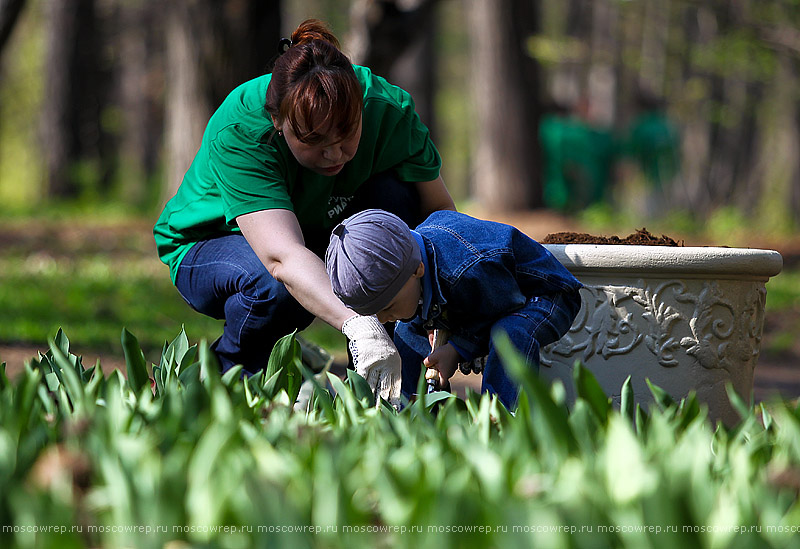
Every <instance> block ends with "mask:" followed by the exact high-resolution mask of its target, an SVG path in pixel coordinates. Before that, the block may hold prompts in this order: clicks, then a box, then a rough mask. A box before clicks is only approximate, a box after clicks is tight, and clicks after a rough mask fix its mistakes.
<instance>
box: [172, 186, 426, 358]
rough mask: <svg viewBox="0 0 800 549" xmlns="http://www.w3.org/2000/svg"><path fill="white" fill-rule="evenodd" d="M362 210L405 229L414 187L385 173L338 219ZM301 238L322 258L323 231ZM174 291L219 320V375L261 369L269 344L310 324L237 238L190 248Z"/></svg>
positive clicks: (414, 208) (414, 212)
mask: <svg viewBox="0 0 800 549" xmlns="http://www.w3.org/2000/svg"><path fill="white" fill-rule="evenodd" d="M367 208H382V209H385V210H388V211H390V212H392V213H394V214H396V215H397V216H399V217H400V218H401V219H403V220H404V221H406V222H407V223H413V224H416V223H417V222H418V221H419V196H418V195H417V193H416V187H415V186H414V185H413V184H410V183H403V182H401V181H399V180H398V179H397V178H396V177H395V176H394V175H393V174H391V173H388V172H386V173H382V174H378V175H376V176H375V177H373V178H372V179H371V180H370V181H368V182H367V183H365V184H364V185H362V187H360V188H359V189H358V193H357V194H356V196H355V197H354V199H353V201H352V202H351V204H350V205H349V206H348V208H347V210H345V212H343V213H342V214H341V217H342V219H343V218H344V217H347V216H349V215H352V214H354V213H356V212H358V211H361V210H363V209H367ZM412 226H413V225H412ZM303 235H304V238H305V241H306V246H307V247H308V248H309V249H311V250H312V251H313V252H315V253H316V254H317V255H319V256H320V257H323V256H324V254H325V249H326V247H327V244H328V239H329V236H330V233H329V231H327V230H326V231H316V232H312V231H306V230H304V234H303ZM175 286H176V287H177V288H178V291H179V292H180V294H181V295H182V296H183V298H184V299H185V300H186V302H187V303H189V305H190V306H191V307H192V308H193V309H195V310H196V311H199V312H201V313H203V314H204V315H207V316H210V317H212V318H217V319H223V318H224V319H225V326H224V328H223V333H222V336H220V338H219V339H217V340H216V341H215V342H214V343H213V344H212V345H211V350H212V351H213V352H214V353H215V354H216V356H217V358H218V359H219V361H220V364H221V366H222V370H223V371H227V370H228V369H230V368H231V367H233V366H235V365H237V364H242V365H243V366H244V370H245V373H248V374H252V373H255V372H257V371H259V370H261V369H263V368H266V366H267V362H268V360H269V355H270V352H271V351H272V348H273V346H274V345H275V343H276V342H277V341H278V340H279V339H280V338H281V337H283V336H285V335H286V334H289V333H291V332H292V331H293V330H295V329H297V330H298V331H300V330H303V329H305V328H307V327H308V326H309V325H310V324H311V322H312V320H314V316H313V315H312V314H311V313H309V312H308V311H306V310H305V309H303V307H302V306H300V304H299V303H298V302H297V301H296V300H295V299H294V298H293V297H292V296H291V294H289V292H288V290H287V289H286V287H285V286H284V285H283V284H282V283H280V282H278V281H277V280H275V279H274V278H273V277H272V275H271V274H269V272H268V271H267V269H266V267H265V266H264V264H263V263H261V260H260V259H259V258H258V256H256V254H255V252H254V251H253V250H252V249H251V248H250V245H249V244H248V243H247V240H246V239H245V238H244V236H242V235H241V234H239V233H234V234H229V235H225V236H220V237H218V238H213V239H210V240H203V241H200V242H198V243H197V244H195V245H194V246H193V247H192V248H191V249H190V250H189V252H188V253H187V254H186V256H185V257H184V258H183V260H182V261H181V264H180V266H179V267H178V272H177V276H176V280H175Z"/></svg>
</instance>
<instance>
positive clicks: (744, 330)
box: [540, 244, 783, 423]
mask: <svg viewBox="0 0 800 549" xmlns="http://www.w3.org/2000/svg"><path fill="white" fill-rule="evenodd" d="M546 247H547V248H548V249H549V250H550V251H551V252H552V253H553V254H554V255H555V256H556V258H558V260H559V261H561V263H563V264H564V266H565V267H567V269H569V270H570V272H572V274H573V275H575V276H576V277H577V278H578V280H580V281H581V282H582V283H583V284H584V285H585V288H584V289H582V290H581V294H582V297H583V305H582V307H581V311H580V313H578V317H577V318H576V319H575V322H574V324H573V325H572V328H571V329H570V331H569V332H568V333H567V334H566V335H565V336H564V337H563V338H562V339H561V340H559V341H558V342H556V343H554V344H552V345H549V346H547V347H545V348H544V349H542V353H541V368H540V373H541V375H542V376H543V377H545V378H547V379H551V380H554V379H561V380H563V381H564V385H565V387H566V390H567V396H568V399H569V400H570V402H571V401H572V400H573V399H574V395H573V394H572V392H573V383H572V367H573V364H574V362H575V361H576V360H580V361H582V363H583V364H584V365H585V366H586V367H587V368H588V369H590V370H591V371H592V372H593V373H594V375H595V376H596V377H597V380H598V381H599V383H600V385H601V386H602V387H603V390H604V391H605V392H606V394H607V395H609V396H610V397H612V399H613V400H614V401H615V402H616V403H617V404H618V403H619V398H620V389H621V387H622V384H623V382H624V381H625V379H626V378H627V377H628V375H630V376H631V382H632V386H633V390H634V394H635V397H636V400H637V402H640V403H642V404H646V403H647V402H649V401H651V400H652V395H651V393H650V390H649V389H648V387H647V384H646V381H645V380H646V379H650V381H651V382H652V383H654V384H655V385H658V386H659V387H661V388H662V389H664V390H665V391H667V392H668V393H669V394H670V395H671V396H672V397H673V398H675V399H681V398H683V397H685V396H686V395H687V394H688V393H689V392H690V391H692V390H694V391H695V392H696V393H697V396H698V399H699V400H701V401H702V402H704V403H706V404H707V405H708V408H709V415H710V416H711V418H712V419H720V420H722V421H724V422H725V423H732V422H735V421H736V418H737V415H736V413H735V411H734V410H733V409H732V408H731V406H730V403H729V400H728V396H727V393H726V389H725V386H726V385H727V384H728V383H730V384H731V385H732V386H733V387H734V389H735V390H736V391H737V392H738V393H739V394H740V395H741V396H742V397H743V398H744V399H745V401H749V399H750V395H751V394H752V390H753V370H754V368H755V365H756V361H757V359H758V354H759V351H760V346H761V335H762V331H763V327H764V304H765V302H766V295H767V291H766V288H765V286H764V284H765V283H766V281H767V280H768V279H769V277H771V276H774V275H776V274H778V273H779V272H780V271H781V268H782V266H783V259H782V257H781V255H780V254H779V253H778V252H776V251H772V250H757V249H744V248H714V247H668V246H627V245H591V244H548V245H546Z"/></svg>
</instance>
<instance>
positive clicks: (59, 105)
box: [42, 0, 108, 198]
mask: <svg viewBox="0 0 800 549" xmlns="http://www.w3.org/2000/svg"><path fill="white" fill-rule="evenodd" d="M94 9H95V5H94V0H61V1H59V2H49V3H48V4H47V25H48V32H47V38H48V41H47V53H46V60H45V71H46V74H45V81H46V85H45V98H44V106H43V108H42V138H43V141H44V156H45V163H46V166H47V176H46V177H47V183H46V188H47V193H46V194H47V195H48V196H50V197H54V198H67V197H76V196H77V195H78V193H79V190H81V188H84V189H87V188H88V189H92V188H94V189H97V188H98V187H99V186H101V184H102V182H103V181H104V180H105V179H107V177H108V170H107V169H106V168H107V166H105V165H104V163H103V153H102V151H103V150H104V149H103V147H104V146H105V144H104V143H103V132H102V129H101V124H100V113H101V106H102V105H103V103H104V100H105V97H104V91H105V89H106V88H105V86H106V78H105V76H106V75H105V74H104V73H103V72H102V69H101V68H100V67H101V63H100V60H99V52H100V50H101V47H100V41H99V40H98V34H97V32H96V27H95V13H94Z"/></svg>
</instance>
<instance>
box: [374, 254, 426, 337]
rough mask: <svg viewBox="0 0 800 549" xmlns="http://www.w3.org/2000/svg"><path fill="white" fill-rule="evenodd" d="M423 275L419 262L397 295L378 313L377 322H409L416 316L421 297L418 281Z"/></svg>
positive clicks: (420, 287)
mask: <svg viewBox="0 0 800 549" xmlns="http://www.w3.org/2000/svg"><path fill="white" fill-rule="evenodd" d="M423 273H425V267H424V266H423V264H422V262H420V264H419V267H417V270H416V271H415V272H414V274H412V275H411V278H409V279H408V282H406V283H405V284H404V285H403V287H402V288H400V291H399V292H397V295H396V296H394V299H392V300H391V301H390V302H389V304H388V305H387V306H386V307H385V308H383V309H382V310H381V311H378V315H377V316H378V320H379V321H380V322H381V324H383V323H386V322H395V321H397V320H411V319H412V318H414V317H415V316H416V315H417V308H418V307H419V300H420V297H422V283H421V281H420V279H421V278H422V275H423Z"/></svg>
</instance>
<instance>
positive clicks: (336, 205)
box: [328, 196, 353, 219]
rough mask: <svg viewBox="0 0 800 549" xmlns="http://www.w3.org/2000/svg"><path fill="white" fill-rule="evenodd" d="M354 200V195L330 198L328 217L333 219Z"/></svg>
mask: <svg viewBox="0 0 800 549" xmlns="http://www.w3.org/2000/svg"><path fill="white" fill-rule="evenodd" d="M351 200H353V197H352V196H332V197H330V198H329V199H328V219H333V218H334V217H336V216H337V215H339V214H340V213H342V212H343V211H344V210H345V208H347V204H348V203H349V202H350V201H351Z"/></svg>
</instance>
